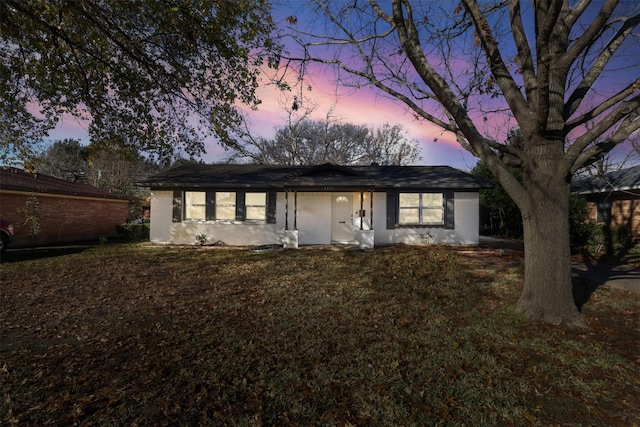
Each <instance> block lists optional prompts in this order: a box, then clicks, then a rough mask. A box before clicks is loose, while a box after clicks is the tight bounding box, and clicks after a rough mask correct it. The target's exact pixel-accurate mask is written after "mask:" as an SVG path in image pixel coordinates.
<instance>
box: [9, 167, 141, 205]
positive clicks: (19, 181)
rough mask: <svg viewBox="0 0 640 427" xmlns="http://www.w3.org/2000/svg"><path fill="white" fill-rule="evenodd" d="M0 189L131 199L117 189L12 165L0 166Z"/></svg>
mask: <svg viewBox="0 0 640 427" xmlns="http://www.w3.org/2000/svg"><path fill="white" fill-rule="evenodd" d="M0 189H2V190H14V191H28V192H32V193H35V194H64V195H71V196H84V197H97V198H101V199H120V200H130V199H131V197H129V196H127V195H126V194H122V193H119V192H117V191H111V190H106V189H104V188H97V187H93V186H91V185H88V184H82V183H79V182H70V181H65V180H63V179H58V178H54V177H52V176H48V175H43V174H39V173H30V172H25V171H23V170H21V169H17V168H13V167H9V168H4V167H0Z"/></svg>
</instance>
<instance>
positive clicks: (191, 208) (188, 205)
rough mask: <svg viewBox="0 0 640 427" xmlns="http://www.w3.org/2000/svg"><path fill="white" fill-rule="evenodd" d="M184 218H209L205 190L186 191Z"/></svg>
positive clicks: (195, 219)
mask: <svg viewBox="0 0 640 427" xmlns="http://www.w3.org/2000/svg"><path fill="white" fill-rule="evenodd" d="M184 219H186V220H194V221H197V220H202V221H204V220H205V219H207V193H205V192H204V191H185V192H184Z"/></svg>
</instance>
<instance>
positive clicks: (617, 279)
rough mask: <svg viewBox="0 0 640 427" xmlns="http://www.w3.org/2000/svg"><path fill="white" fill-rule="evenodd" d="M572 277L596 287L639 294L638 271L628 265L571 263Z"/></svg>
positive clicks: (639, 279) (639, 272)
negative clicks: (581, 279)
mask: <svg viewBox="0 0 640 427" xmlns="http://www.w3.org/2000/svg"><path fill="white" fill-rule="evenodd" d="M571 271H572V273H573V275H574V276H577V277H580V278H583V279H586V280H589V281H591V282H593V283H595V284H597V285H598V286H610V287H612V288H617V289H624V290H625V291H631V292H638V293H640V270H639V269H638V268H636V267H633V266H631V265H628V264H619V265H614V264H602V263H597V264H592V265H588V264H585V263H583V262H573V263H572V265H571Z"/></svg>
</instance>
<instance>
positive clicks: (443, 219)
mask: <svg viewBox="0 0 640 427" xmlns="http://www.w3.org/2000/svg"><path fill="white" fill-rule="evenodd" d="M403 194H417V195H418V205H410V206H402V205H401V202H400V199H401V198H402V195H403ZM424 194H439V195H440V196H441V199H442V204H441V205H440V206H436V205H425V204H424V203H425V202H424V197H423V195H424ZM446 206H447V197H446V194H445V193H444V192H439V191H401V192H398V225H399V226H402V227H412V226H418V227H424V226H429V227H434V226H435V227H441V226H445V224H446ZM409 209H418V222H400V217H401V212H402V211H403V210H409ZM425 210H440V213H441V220H440V221H438V222H425V221H424V211H425Z"/></svg>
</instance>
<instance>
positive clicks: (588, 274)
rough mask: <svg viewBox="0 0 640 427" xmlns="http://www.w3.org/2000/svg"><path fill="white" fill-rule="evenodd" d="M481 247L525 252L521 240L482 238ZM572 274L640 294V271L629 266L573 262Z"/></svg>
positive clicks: (601, 284) (598, 283)
mask: <svg viewBox="0 0 640 427" xmlns="http://www.w3.org/2000/svg"><path fill="white" fill-rule="evenodd" d="M480 246H487V247H490V248H497V249H510V250H521V251H523V250H524V245H523V243H522V242H521V241H519V240H512V239H497V238H494V237H487V236H480ZM571 272H572V274H573V276H574V277H580V278H583V279H586V280H589V281H591V282H593V283H594V284H595V285H597V286H611V287H612V288H617V289H624V290H626V291H631V292H638V293H640V269H638V268H637V267H633V266H631V265H628V264H618V265H616V264H607V263H595V264H587V263H585V262H578V261H572V263H571Z"/></svg>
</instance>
